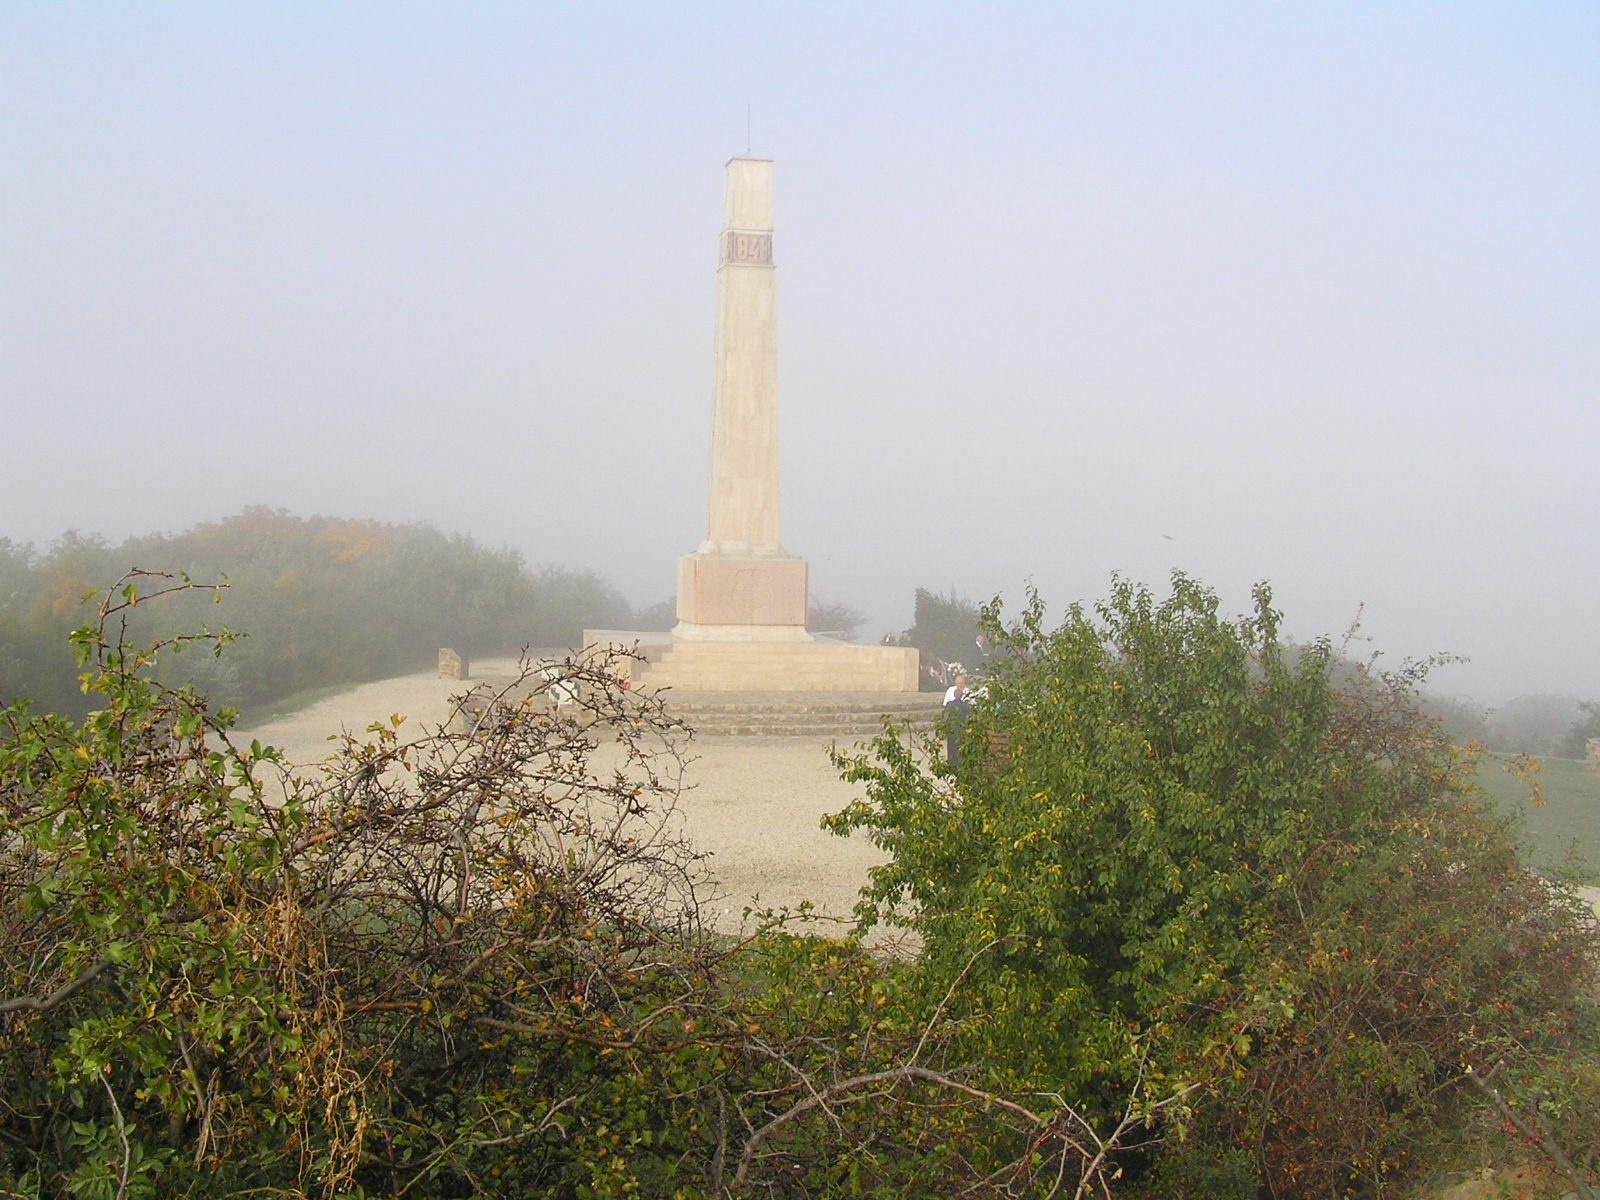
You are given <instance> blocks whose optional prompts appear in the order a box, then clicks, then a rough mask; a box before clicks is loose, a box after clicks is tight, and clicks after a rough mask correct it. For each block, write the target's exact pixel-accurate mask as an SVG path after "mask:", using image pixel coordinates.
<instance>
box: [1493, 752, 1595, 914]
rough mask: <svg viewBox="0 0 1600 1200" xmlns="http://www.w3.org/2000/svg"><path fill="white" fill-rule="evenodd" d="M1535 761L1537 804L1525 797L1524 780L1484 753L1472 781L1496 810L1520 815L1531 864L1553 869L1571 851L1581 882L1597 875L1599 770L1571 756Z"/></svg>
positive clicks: (1525, 787)
mask: <svg viewBox="0 0 1600 1200" xmlns="http://www.w3.org/2000/svg"><path fill="white" fill-rule="evenodd" d="M1538 761H1539V764H1540V769H1539V773H1538V775H1537V776H1536V778H1537V779H1538V780H1539V783H1540V785H1541V786H1542V787H1543V790H1544V803H1543V804H1542V805H1533V804H1530V803H1529V802H1528V788H1527V785H1526V784H1524V783H1522V782H1520V781H1519V780H1517V779H1516V778H1515V777H1514V776H1512V775H1511V774H1509V773H1508V772H1507V771H1506V770H1505V768H1504V760H1502V759H1498V758H1495V757H1493V756H1486V757H1485V758H1484V762H1483V768H1482V770H1481V771H1480V772H1479V776H1478V782H1479V783H1480V784H1481V785H1482V786H1483V790H1484V791H1485V792H1487V793H1488V795H1489V796H1490V798H1491V799H1492V800H1493V801H1494V802H1495V804H1496V805H1497V806H1499V808H1500V809H1501V811H1505V812H1516V813H1519V814H1520V815H1521V817H1522V830H1523V834H1524V836H1525V837H1526V839H1527V842H1528V845H1529V849H1530V851H1531V854H1532V859H1533V863H1534V865H1535V866H1537V867H1540V868H1541V869H1546V870H1550V869H1554V868H1556V867H1559V866H1560V865H1562V864H1563V863H1564V862H1566V861H1567V860H1568V856H1569V854H1570V853H1572V852H1574V851H1575V852H1576V854H1577V857H1578V860H1579V862H1580V863H1581V864H1582V866H1583V867H1584V871H1585V875H1586V878H1585V879H1584V880H1583V882H1586V883H1594V882H1596V881H1597V880H1600V775H1596V774H1593V773H1591V772H1590V771H1588V770H1587V769H1585V767H1584V764H1583V763H1581V762H1578V761H1577V760H1575V759H1565V758H1545V759H1540V760H1538Z"/></svg>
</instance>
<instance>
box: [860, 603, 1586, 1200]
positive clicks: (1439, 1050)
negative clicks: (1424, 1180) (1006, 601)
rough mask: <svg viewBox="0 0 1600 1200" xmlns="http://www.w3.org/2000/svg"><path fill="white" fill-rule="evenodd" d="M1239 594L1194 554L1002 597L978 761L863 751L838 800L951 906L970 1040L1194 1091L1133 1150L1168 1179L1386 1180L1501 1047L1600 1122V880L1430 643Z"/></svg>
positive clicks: (1531, 1102) (942, 958)
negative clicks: (1513, 816) (1434, 713)
mask: <svg viewBox="0 0 1600 1200" xmlns="http://www.w3.org/2000/svg"><path fill="white" fill-rule="evenodd" d="M1218 608H1219V605H1218V600H1217V598H1216V596H1215V595H1214V594H1212V593H1211V592H1209V591H1207V590H1206V589H1205V588H1203V587H1201V586H1200V585H1198V584H1196V583H1195V582H1193V581H1192V580H1189V579H1187V578H1185V577H1183V576H1181V575H1179V576H1175V577H1174V580H1173V588H1172V594H1171V596H1170V597H1169V598H1168V599H1166V600H1164V601H1161V602H1158V601H1157V600H1156V599H1155V597H1153V596H1152V594H1151V593H1150V592H1149V591H1148V590H1147V589H1144V588H1141V587H1137V586H1135V585H1133V584H1130V583H1126V582H1119V583H1118V584H1117V585H1116V587H1115V589H1114V591H1113V593H1112V595H1111V597H1110V599H1108V600H1107V601H1106V602H1105V603H1103V604H1102V605H1100V606H1099V607H1098V608H1097V609H1096V610H1095V611H1094V612H1093V613H1092V614H1091V613H1090V612H1087V611H1085V610H1084V609H1082V608H1079V607H1074V608H1073V609H1072V610H1071V611H1070V612H1069V613H1068V614H1067V616H1066V618H1065V620H1064V621H1063V622H1062V624H1061V625H1060V627H1059V628H1057V629H1054V630H1047V629H1046V628H1045V627H1044V624H1043V608H1042V605H1041V604H1040V602H1039V601H1038V599H1037V597H1034V598H1033V599H1032V600H1031V601H1030V603H1029V605H1028V606H1027V608H1026V609H1025V610H1024V611H1023V613H1022V615H1021V618H1020V620H1019V621H1018V622H1017V624H1016V625H1015V626H1013V627H1011V628H1003V627H1002V626H1001V624H1000V622H999V619H998V611H997V609H996V608H994V607H991V608H990V609H989V610H988V611H987V612H986V614H985V620H986V628H987V630H988V632H989V633H990V635H991V639H992V640H993V642H994V643H995V644H996V646H997V648H998V651H999V652H998V653H997V655H996V659H995V667H994V669H993V671H992V672H991V674H990V676H989V678H988V679H987V693H986V696H985V698H984V699H983V700H982V701H981V702H980V703H979V704H978V706H977V707H976V709H975V711H974V714H973V716H972V719H971V722H970V725H969V727H968V730H967V733H966V735H965V743H964V746H963V751H962V754H961V758H960V766H959V768H958V769H957V770H956V771H955V772H954V773H953V774H952V773H951V772H950V771H949V770H948V769H946V768H943V767H942V766H938V767H934V768H931V769H930V768H929V767H928V765H927V763H928V762H929V761H930V760H931V761H933V762H935V763H938V762H939V756H938V755H937V753H936V751H934V752H933V753H930V754H929V755H927V756H919V755H917V754H914V753H913V752H912V751H911V750H910V749H909V748H908V747H907V746H905V745H904V744H903V743H902V742H900V741H899V740H897V739H895V738H894V737H892V736H885V737H883V738H880V739H879V740H878V741H877V742H876V743H875V745H874V747H873V748H872V750H871V751H870V752H869V753H867V754H862V755H841V756H840V757H839V760H838V761H839V763H840V766H841V767H842V768H843V769H844V770H845V772H846V774H847V777H848V778H851V779H854V780H856V781H858V782H860V783H862V784H864V785H865V790H866V794H865V796H864V798H863V799H861V800H858V801H857V802H856V803H854V804H853V805H851V806H850V808H848V809H847V810H846V811H844V812H843V813H840V814H838V815H837V816H835V817H833V818H830V824H831V826H832V827H833V828H834V829H835V830H836V831H838V832H841V833H844V832H850V831H853V830H866V831H868V832H869V833H870V834H871V836H872V837H873V838H874V839H875V840H876V841H877V842H878V843H879V844H880V845H881V846H883V847H884V848H885V849H886V850H887V851H889V853H890V854H891V856H892V860H891V861H890V862H889V863H888V864H886V865H885V866H883V867H881V868H878V869H877V870H875V872H874V874H873V880H872V884H871V887H870V888H869V890H868V892H867V893H866V894H865V897H864V899H863V902H862V905H861V907H860V910H859V911H860V913H861V915H862V917H863V919H864V921H865V923H867V924H868V925H870V924H872V923H875V922H890V923H898V924H904V925H908V926H910V927H911V928H912V929H914V930H915V931H916V932H917V933H919V934H920V935H921V937H922V939H923V941H924V944H925V946H926V950H925V953H924V955H923V958H922V960H921V962H920V963H919V964H918V966H917V967H916V972H917V973H918V974H920V975H921V977H922V979H921V983H920V988H921V991H922V993H923V994H924V995H925V996H947V997H948V999H947V1001H946V1008H947V1010H948V1011H949V1012H950V1013H951V1014H952V1016H953V1017H954V1018H955V1019H956V1020H957V1021H958V1023H959V1024H960V1028H961V1034H960V1036H959V1037H958V1038H957V1039H956V1041H955V1043H954V1045H953V1048H952V1050H953V1053H955V1054H956V1055H958V1056H959V1057H961V1058H963V1059H965V1060H967V1061H974V1062H981V1063H982V1064H983V1074H982V1076H981V1080H982V1084H983V1086H985V1087H989V1088H993V1089H996V1090H1004V1091H1006V1092H1007V1093H1009V1094H1024V1093H1033V1094H1036V1095H1043V1096H1049V1097H1054V1098H1055V1099H1054V1101H1053V1103H1054V1104H1055V1105H1057V1106H1059V1110H1060V1111H1062V1112H1065V1111H1066V1110H1067V1109H1071V1110H1072V1111H1073V1113H1074V1114H1075V1117H1074V1119H1080V1118H1081V1116H1082V1115H1085V1114H1087V1116H1088V1119H1089V1120H1090V1122H1091V1123H1092V1124H1093V1125H1094V1127H1095V1128H1096V1129H1098V1130H1101V1131H1106V1130H1110V1129H1113V1128H1115V1127H1117V1126H1118V1123H1119V1122H1120V1121H1121V1120H1122V1119H1123V1117H1124V1115H1125V1113H1126V1112H1128V1111H1129V1106H1130V1104H1131V1103H1134V1102H1135V1101H1137V1100H1138V1099H1139V1098H1140V1097H1141V1096H1142V1097H1145V1098H1146V1101H1145V1102H1146V1103H1148V1098H1150V1097H1167V1098H1168V1099H1169V1100H1177V1099H1178V1098H1180V1097H1181V1098H1182V1102H1181V1103H1170V1104H1169V1105H1168V1108H1167V1110H1166V1115H1165V1118H1164V1121H1163V1122H1158V1128H1159V1126H1160V1125H1162V1124H1164V1125H1165V1127H1166V1128H1167V1129H1168V1130H1170V1131H1172V1132H1179V1133H1182V1134H1184V1135H1185V1136H1184V1138H1183V1139H1182V1140H1179V1141H1174V1140H1173V1139H1170V1138H1169V1139H1167V1140H1166V1141H1165V1142H1164V1143H1163V1144H1162V1146H1161V1148H1160V1149H1155V1148H1149V1147H1147V1148H1145V1149H1143V1150H1140V1151H1137V1152H1127V1153H1124V1154H1122V1155H1121V1156H1120V1163H1121V1166H1122V1167H1123V1169H1124V1171H1125V1178H1126V1179H1127V1180H1128V1181H1129V1182H1130V1184H1131V1183H1134V1182H1136V1181H1140V1180H1142V1181H1143V1185H1144V1186H1146V1187H1148V1189H1149V1190H1150V1192H1151V1194H1153V1195H1177V1194H1186V1195H1203V1194H1212V1195H1219V1196H1239V1195H1248V1194H1252V1193H1253V1191H1254V1189H1255V1188H1256V1187H1257V1186H1258V1185H1261V1186H1266V1187H1268V1188H1270V1190H1271V1193H1272V1194H1274V1195H1276V1196H1280V1197H1288V1196H1331V1195H1343V1194H1347V1193H1354V1194H1366V1195H1382V1194H1385V1193H1387V1192H1388V1191H1389V1190H1390V1188H1391V1183H1390V1181H1391V1179H1393V1178H1394V1177H1396V1176H1397V1175H1398V1174H1399V1173H1400V1172H1402V1171H1403V1170H1404V1168H1405V1167H1406V1166H1407V1165H1408V1163H1410V1162H1411V1161H1412V1159H1413V1157H1415V1156H1417V1155H1420V1154H1422V1153H1423V1152H1425V1150H1426V1148H1427V1147H1428V1146H1429V1145H1430V1144H1431V1143H1432V1142H1433V1141H1435V1140H1436V1138H1437V1133H1436V1129H1437V1127H1438V1126H1439V1125H1440V1123H1448V1122H1451V1121H1456V1120H1462V1119H1465V1118H1464V1116H1463V1114H1464V1113H1465V1112H1466V1111H1467V1110H1468V1108H1470V1106H1472V1105H1474V1104H1477V1103H1480V1102H1481V1103H1488V1101H1487V1100H1486V1099H1484V1097H1483V1096H1482V1095H1480V1089H1479V1088H1477V1087H1476V1086H1475V1084H1476V1083H1477V1082H1479V1081H1481V1080H1482V1078H1483V1077H1484V1076H1485V1075H1491V1074H1492V1075H1495V1076H1496V1077H1498V1078H1500V1079H1502V1080H1504V1081H1505V1084H1506V1086H1508V1087H1512V1088H1514V1090H1515V1091H1516V1093H1517V1097H1518V1099H1517V1101H1516V1103H1517V1104H1520V1105H1521V1111H1524V1112H1536V1113H1538V1114H1540V1115H1539V1120H1541V1121H1543V1122H1544V1126H1543V1132H1542V1133H1540V1135H1539V1136H1540V1139H1541V1142H1542V1143H1543V1144H1546V1145H1548V1146H1549V1147H1550V1148H1552V1149H1555V1148H1557V1147H1559V1146H1560V1145H1576V1146H1579V1147H1583V1148H1584V1149H1585V1151H1586V1152H1587V1150H1589V1149H1591V1148H1594V1147H1595V1146H1596V1145H1597V1141H1596V1133H1595V1122H1594V1119H1593V1118H1594V1114H1595V1112H1596V1100H1597V1097H1600V1081H1597V1079H1596V1072H1595V1071H1594V1070H1593V1069H1592V1067H1591V1068H1589V1069H1587V1070H1585V1069H1582V1068H1581V1067H1580V1069H1578V1070H1573V1069H1572V1064H1574V1063H1578V1064H1584V1063H1589V1064H1592V1063H1593V1062H1594V1061H1595V1053H1596V1036H1595V1029H1596V1022H1595V1015H1596V1014H1595V1008H1594V1004H1593V998H1594V992H1593V990H1592V989H1593V985H1594V978H1595V975H1594V972H1595V966H1596V937H1595V927H1594V919H1593V914H1592V912H1591V911H1590V910H1589V909H1588V908H1587V907H1586V906H1584V905H1583V904H1581V903H1580V902H1578V901H1577V900H1576V899H1575V898H1574V897H1573V896H1572V895H1571V893H1570V892H1569V891H1567V890H1564V889H1563V888H1561V887H1560V886H1558V885H1555V884H1552V883H1550V882H1548V881H1546V880H1543V879H1539V878H1537V877H1535V876H1533V875H1532V874H1530V873H1529V872H1528V871H1527V870H1526V869H1525V868H1524V867H1523V866H1522V865H1521V863H1520V862H1519V860H1518V858H1517V855H1516V852H1515V846H1514V843H1513V840H1512V837H1511V835H1510V833H1509V832H1508V831H1507V829H1506V828H1505V827H1504V826H1503V825H1501V824H1499V823H1497V822H1496V821H1494V820H1491V819H1489V818H1488V817H1486V816H1485V815H1484V814H1483V813H1482V812H1480V811H1479V809H1478V807H1477V805H1476V803H1475V799H1474V788H1473V786H1472V784H1471V779H1472V776H1473V765H1472V761H1471V759H1470V756H1468V755H1467V754H1465V753H1463V752H1462V751H1459V750H1457V749H1456V748H1455V747H1453V746H1452V745H1451V744H1450V743H1449V741H1448V740H1447V739H1446V738H1445V737H1444V735H1443V734H1442V733H1441V732H1440V730H1439V727H1438V725H1437V723H1435V722H1433V721H1431V720H1430V719H1428V718H1426V717H1424V716H1423V715H1422V714H1421V713H1420V712H1419V710H1418V708H1417V706H1416V704H1415V702H1414V685H1415V683H1416V682H1417V673H1415V672H1413V673H1410V674H1407V673H1401V674H1398V675H1391V674H1384V673H1380V672H1377V671H1375V670H1372V669H1360V670H1357V671H1355V672H1354V673H1351V672H1348V671H1339V672H1335V671H1334V670H1333V667H1334V665H1335V664H1334V654H1333V650H1332V647H1331V646H1330V645H1329V644H1327V643H1325V642H1324V643H1318V644H1316V645H1313V646H1311V647H1309V648H1305V647H1301V648H1298V649H1297V650H1296V651H1295V652H1293V653H1290V652H1288V651H1287V649H1286V648H1285V646H1284V645H1283V644H1282V643H1281V642H1280V641H1279V636H1278V620H1279V618H1278V614H1277V613H1276V612H1274V610H1273V609H1272V606H1271V598H1270V595H1269V594H1268V593H1267V591H1266V589H1265V588H1262V589H1259V590H1258V592H1257V594H1256V598H1255V606H1254V611H1253V612H1252V613H1251V614H1250V615H1248V616H1246V617H1244V618H1242V619H1239V620H1233V621H1230V620H1228V619H1225V618H1223V617H1222V616H1220V615H1219V611H1218ZM930 749H931V748H930ZM908 986H909V985H908ZM1513 1081H1514V1082H1513ZM1187 1089H1198V1090H1187ZM1579 1182H1581V1181H1579Z"/></svg>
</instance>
